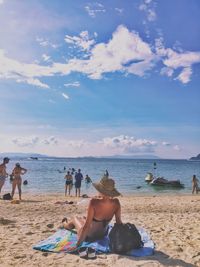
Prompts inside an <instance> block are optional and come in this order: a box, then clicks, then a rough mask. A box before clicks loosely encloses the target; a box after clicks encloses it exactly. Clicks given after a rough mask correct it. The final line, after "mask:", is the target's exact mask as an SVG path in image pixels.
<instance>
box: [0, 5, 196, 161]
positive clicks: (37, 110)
mask: <svg viewBox="0 0 200 267" xmlns="http://www.w3.org/2000/svg"><path fill="white" fill-rule="evenodd" d="M199 16H200V2H199V1H198V0H168V1H159V0H133V1H129V0H123V1H122V0H121V1H116V0H115V1H114V0H112V1H111V0H109V1H108V0H107V1H84V0H76V1H67V0H66V1H65V0H57V1H47V0H40V1H39V0H29V1H26V0H12V1H11V0H0V25H1V27H0V35H1V38H0V120H1V125H2V127H1V131H0V140H1V145H0V152H38V153H44V154H47V155H55V156H108V155H119V154H120V155H135V156H136V155H144V154H145V155H148V154H149V155H151V154H153V155H157V156H160V157H162V158H188V157H190V156H193V155H196V154H198V153H199V152H200V146H199V143H200V142H199V141H200V119H199V117H200V116H199V115H200V106H199V99H200V91H199V84H200V75H199V73H200V35H199V32H200V23H199Z"/></svg>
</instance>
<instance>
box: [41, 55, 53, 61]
mask: <svg viewBox="0 0 200 267" xmlns="http://www.w3.org/2000/svg"><path fill="white" fill-rule="evenodd" d="M50 58H51V57H50V56H48V55H46V54H43V55H42V59H43V60H44V61H49V59H50Z"/></svg>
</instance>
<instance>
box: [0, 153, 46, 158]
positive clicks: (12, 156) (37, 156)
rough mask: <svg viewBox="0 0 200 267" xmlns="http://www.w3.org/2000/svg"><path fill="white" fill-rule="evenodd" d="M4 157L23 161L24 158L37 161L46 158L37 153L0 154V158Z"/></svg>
mask: <svg viewBox="0 0 200 267" xmlns="http://www.w3.org/2000/svg"><path fill="white" fill-rule="evenodd" d="M4 157H8V158H11V159H24V158H30V159H38V158H46V157H48V156H46V155H42V154H37V153H16V152H7V153H6V152H4V153H0V158H4Z"/></svg>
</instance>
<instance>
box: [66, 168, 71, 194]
mask: <svg viewBox="0 0 200 267" xmlns="http://www.w3.org/2000/svg"><path fill="white" fill-rule="evenodd" d="M65 179H66V182H65V196H66V195H67V189H68V195H69V196H70V195H71V189H72V185H73V177H72V175H71V174H70V171H68V172H67V175H65Z"/></svg>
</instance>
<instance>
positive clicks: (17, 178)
mask: <svg viewBox="0 0 200 267" xmlns="http://www.w3.org/2000/svg"><path fill="white" fill-rule="evenodd" d="M26 172H27V170H26V169H24V168H22V167H21V166H20V164H19V163H16V165H15V168H14V169H13V171H12V176H13V181H12V194H11V196H12V198H13V196H14V194H15V188H16V186H17V187H18V191H19V200H21V195H22V190H21V184H22V178H21V175H23V174H25V173H26Z"/></svg>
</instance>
